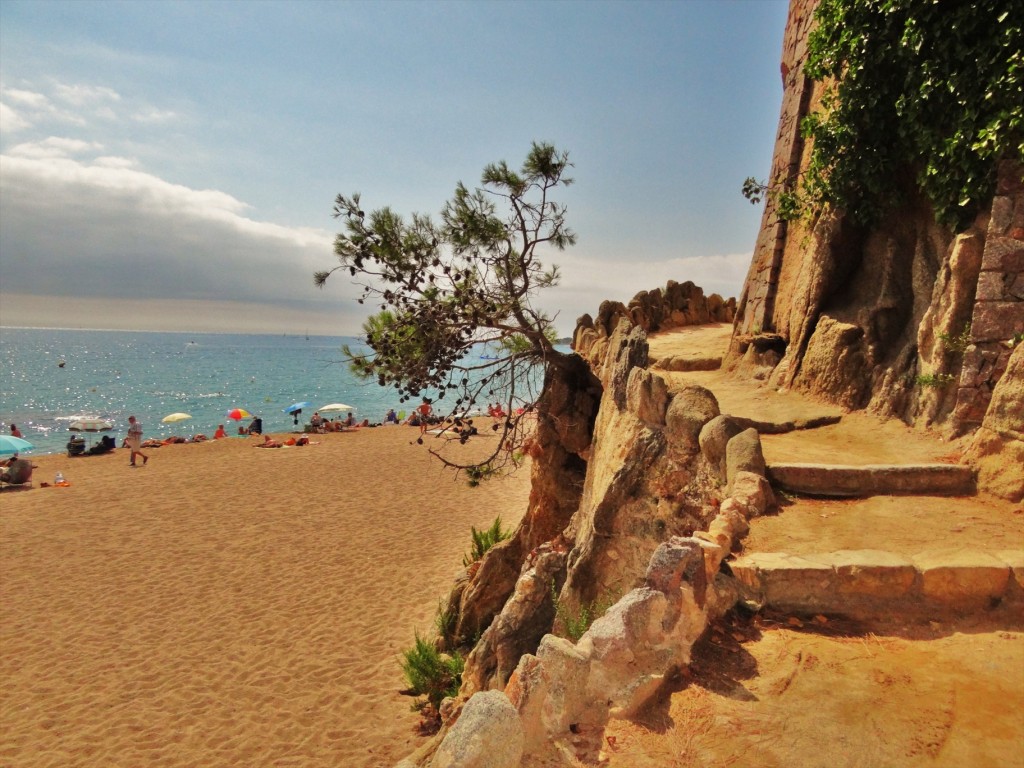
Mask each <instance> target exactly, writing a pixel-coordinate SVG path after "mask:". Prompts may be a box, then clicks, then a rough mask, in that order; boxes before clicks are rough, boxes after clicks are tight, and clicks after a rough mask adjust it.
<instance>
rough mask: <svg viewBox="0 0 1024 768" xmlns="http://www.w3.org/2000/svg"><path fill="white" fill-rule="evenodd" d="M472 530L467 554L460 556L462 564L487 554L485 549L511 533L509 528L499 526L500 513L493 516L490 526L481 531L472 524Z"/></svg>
mask: <svg viewBox="0 0 1024 768" xmlns="http://www.w3.org/2000/svg"><path fill="white" fill-rule="evenodd" d="M472 531H473V543H472V547H471V549H470V551H469V554H468V555H464V556H463V558H462V564H463V565H464V566H467V567H468V566H470V565H472V564H473V563H475V562H476V561H477V560H479V559H480V558H481V557H483V556H484V555H485V554H487V551H488V550H489V549H490V548H491V547H493V546H494V545H495V544H497V543H498V542H499V541H504V540H505V539H507V538H509V537H510V536H511V535H512V531H510V530H502V528H501V515H498V517H496V518H494V522H493V523H491V527H490V528H487V529H485V530H482V531H478V530H477V529H476V527H475V526H474V527H473V528H472Z"/></svg>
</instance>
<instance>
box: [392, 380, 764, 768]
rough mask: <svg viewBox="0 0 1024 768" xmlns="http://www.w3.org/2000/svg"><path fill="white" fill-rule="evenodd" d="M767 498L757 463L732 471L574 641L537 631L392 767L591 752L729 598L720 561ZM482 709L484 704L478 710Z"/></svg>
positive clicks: (584, 756) (732, 594)
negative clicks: (706, 508) (512, 664)
mask: <svg viewBox="0 0 1024 768" xmlns="http://www.w3.org/2000/svg"><path fill="white" fill-rule="evenodd" d="M608 397H609V399H613V396H612V395H610V394H609V396H608ZM606 402H607V401H606ZM701 426H703V425H701ZM697 432H698V433H699V432H700V429H698V430H697ZM695 439H696V438H695ZM734 439H735V438H734ZM771 504H772V501H771V491H770V488H769V487H768V485H767V481H766V479H765V478H764V476H763V475H758V474H756V473H752V472H743V471H740V472H738V473H737V475H736V477H735V478H734V490H733V494H732V495H731V496H730V497H728V498H726V499H725V500H724V501H723V502H722V503H721V504H720V505H719V509H718V511H717V512H716V513H715V515H714V517H713V519H712V520H711V522H710V524H709V525H708V526H707V530H705V531H700V532H697V533H695V534H694V535H693V536H670V537H668V538H667V540H663V541H662V542H661V543H660V544H659V545H658V546H657V547H655V548H654V551H653V552H652V553H651V554H650V557H649V559H648V561H647V564H646V569H645V570H643V571H642V575H641V576H638V578H637V583H636V585H635V586H634V587H633V588H632V589H630V590H629V591H628V592H626V593H625V594H624V595H623V596H622V597H621V599H619V600H618V601H617V602H616V603H615V604H614V605H613V606H612V607H610V608H609V609H608V610H607V611H606V612H605V614H604V615H603V616H601V617H600V618H598V619H597V620H596V621H594V623H593V624H592V625H591V626H590V628H589V629H588V630H587V631H586V632H585V633H584V634H583V635H582V637H580V639H579V641H578V642H576V643H573V642H571V641H569V640H567V639H565V638H562V637H557V636H555V635H552V634H546V635H544V637H543V638H542V639H541V641H540V644H539V646H538V648H537V651H536V653H534V654H524V655H523V656H522V657H521V658H520V659H519V662H518V664H517V666H516V668H515V671H514V672H513V673H512V675H511V676H510V677H509V680H508V683H507V685H506V686H505V688H504V692H503V693H499V692H497V691H493V690H492V691H478V692H476V693H474V694H473V695H472V696H470V697H469V699H468V701H467V702H466V704H465V705H464V707H462V708H461V710H460V709H459V708H458V707H449V708H447V709H446V711H448V712H450V713H451V714H450V716H449V719H448V720H447V721H446V723H445V725H444V727H443V729H442V732H441V734H440V735H439V736H438V738H437V741H436V742H435V743H434V744H433V745H431V747H430V748H429V749H424V750H422V751H421V752H420V753H419V759H412V758H410V759H408V760H407V761H405V762H403V763H402V764H401V765H402V767H403V768H405V767H406V766H408V767H409V768H412V766H415V765H422V766H429V767H430V768H438V767H439V766H442V765H443V766H449V765H460V766H475V765H488V764H493V765H506V764H512V763H508V762H507V760H509V759H511V756H518V755H522V759H523V761H525V762H530V761H532V763H535V764H540V763H543V764H551V765H570V764H578V761H584V762H587V763H593V762H595V761H598V760H599V759H600V750H601V748H602V746H603V743H604V739H603V734H604V729H605V727H606V725H607V724H608V722H609V720H610V719H612V718H625V717H631V716H633V715H634V714H636V712H638V711H639V710H640V709H641V708H642V707H643V706H644V705H645V704H646V703H648V702H649V701H650V700H651V698H652V697H653V696H654V695H655V694H656V693H657V692H658V691H659V689H660V688H661V686H662V684H663V683H664V681H665V679H666V677H667V676H669V675H671V674H673V673H674V672H675V671H676V670H678V669H679V668H680V667H682V666H684V665H685V664H687V663H688V662H689V660H690V651H691V648H692V647H693V644H694V643H695V642H696V641H697V639H698V638H699V637H700V636H701V635H702V634H703V633H704V631H705V629H706V628H707V625H708V623H709V621H711V620H713V619H714V618H716V617H718V616H721V615H722V614H723V613H724V612H725V611H726V610H727V609H728V608H729V607H731V606H732V605H733V604H734V603H735V602H736V600H737V599H738V597H739V592H738V590H737V586H736V585H735V584H734V581H733V579H732V578H731V577H727V576H725V575H723V574H721V573H720V567H721V563H722V561H723V559H724V558H725V557H726V556H727V555H728V554H729V553H730V552H731V551H732V549H733V548H734V547H735V546H736V544H737V543H738V541H739V540H740V538H741V537H742V536H744V535H745V534H746V532H747V530H748V527H749V526H748V522H747V521H748V519H749V518H750V517H753V516H756V515H759V514H762V513H764V512H765V511H766V510H767V509H768V508H769V507H770V505H771ZM621 545H622V544H621V542H620V546H621ZM529 571H530V568H526V569H524V574H523V579H527V580H528V579H529V578H530V574H529ZM523 579H521V583H522V582H523ZM525 591H526V592H527V593H529V592H530V589H526V590H525ZM563 593H564V591H563ZM513 599H515V598H513ZM496 625H497V622H496ZM492 629H493V626H492ZM491 631H492V630H488V632H491ZM485 634H486V633H485ZM463 693H464V694H465V693H466V691H465V690H464V692H463ZM498 697H501V699H499V698H498ZM488 712H493V713H494V714H493V716H490V717H482V714H483V713H488ZM513 712H514V713H515V715H516V716H515V717H514V718H513V717H511V713H513ZM467 718H469V719H467ZM453 756H457V762H452V760H453V759H455V758H454V757H453ZM489 758H492V759H493V762H492V763H488V762H487V761H488V759H489Z"/></svg>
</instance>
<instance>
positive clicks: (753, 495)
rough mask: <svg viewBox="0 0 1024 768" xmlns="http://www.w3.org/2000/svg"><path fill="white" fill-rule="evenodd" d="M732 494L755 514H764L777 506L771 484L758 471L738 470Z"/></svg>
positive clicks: (733, 482)
mask: <svg viewBox="0 0 1024 768" xmlns="http://www.w3.org/2000/svg"><path fill="white" fill-rule="evenodd" d="M732 496H733V498H735V499H737V500H738V501H739V502H740V503H741V504H745V505H746V506H747V508H748V509H750V510H752V511H753V513H754V514H755V515H763V514H764V513H765V512H767V511H768V510H769V509H771V508H772V507H774V506H775V494H774V493H773V492H772V486H771V484H770V483H769V482H768V480H767V479H765V477H764V476H763V474H758V473H756V472H737V473H736V476H735V477H734V478H733V481H732Z"/></svg>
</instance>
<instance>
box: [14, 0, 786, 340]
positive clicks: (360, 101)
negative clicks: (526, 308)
mask: <svg viewBox="0 0 1024 768" xmlns="http://www.w3.org/2000/svg"><path fill="white" fill-rule="evenodd" d="M785 16H786V3H785V2H784V0H765V1H764V2H754V1H752V0H751V1H748V2H741V1H736V2H692V3H681V2H680V3H654V2H636V3H620V2H594V3H572V2H565V3H552V2H548V3H544V2H541V3H533V2H520V3H506V2H493V3H479V4H469V3H458V2H434V3H425V2H423V3H419V2H408V3H369V2H368V3H363V2H352V3H344V4H321V3H306V2H288V3H259V4H255V3H217V2H177V3H168V2H160V1H155V2H151V3H144V4H137V3H135V4H133V3H120V2H102V3H94V2H70V3H65V2H49V3H27V2H20V1H19V0H5V2H4V3H3V5H2V6H0V73H2V75H0V279H2V283H0V325H5V326H43V327H92V328H129V329H137V330H181V331H195V332H202V331H230V332H272V333H279V332H289V333H301V332H310V333H318V334H332V335H340V334H343V335H349V334H355V333H358V330H359V326H360V325H361V323H362V321H363V319H364V318H365V315H366V309H365V307H363V306H360V305H358V304H356V302H355V298H356V296H357V295H358V294H359V289H358V287H356V286H353V285H351V284H350V283H349V282H348V279H347V276H342V275H336V276H334V277H332V278H331V280H330V281H329V282H328V284H327V286H326V288H325V289H323V290H320V289H317V288H315V287H314V286H313V280H312V275H313V272H314V271H316V270H318V269H325V268H330V267H332V266H334V265H335V264H336V260H335V257H334V255H333V250H332V243H333V238H334V234H335V231H336V225H337V222H335V221H334V220H333V219H332V218H331V217H330V212H331V206H332V204H333V200H334V196H335V195H336V194H338V193H345V194H351V193H352V192H356V191H359V192H361V193H362V195H363V201H364V205H365V206H366V207H368V208H376V207H381V206H384V205H390V206H392V207H394V208H395V209H396V210H398V211H399V212H401V213H403V214H406V215H408V214H411V213H412V212H423V213H429V214H436V213H437V212H438V211H439V210H440V208H441V207H442V205H443V202H444V200H445V199H447V198H448V197H449V196H450V195H451V193H452V191H453V189H454V187H455V184H456V182H458V181H460V180H461V181H465V182H466V183H467V184H468V185H474V184H475V183H477V182H478V180H479V174H480V171H481V170H482V168H483V166H484V165H485V164H487V163H489V162H493V161H496V160H501V159H504V160H507V161H508V162H509V163H510V164H512V165H515V166H517V165H518V164H519V163H520V161H521V160H522V158H523V157H524V156H525V154H526V152H527V150H528V149H529V146H530V142H531V141H534V140H540V141H551V142H553V143H555V144H556V145H557V146H558V147H559V148H564V149H568V150H569V152H570V155H571V159H572V161H573V163H574V164H575V168H574V169H573V172H572V174H571V175H572V176H573V177H574V178H575V180H576V184H575V185H574V186H572V187H570V188H568V189H567V190H565V192H564V193H563V194H561V195H560V198H561V199H562V200H564V201H566V202H567V204H568V208H569V222H570V226H571V227H572V228H573V229H574V230H575V231H576V232H577V233H578V234H579V243H578V245H577V246H575V247H574V248H571V249H569V250H568V251H565V252H561V253H554V254H548V255H546V257H545V259H544V260H545V262H553V263H556V264H558V265H559V266H560V267H561V272H562V274H563V280H562V283H561V285H560V286H559V287H557V288H554V289H551V290H549V291H546V292H544V293H543V294H541V295H540V296H539V297H538V300H537V304H538V305H539V306H540V307H542V308H543V309H545V310H546V311H548V312H549V313H551V314H554V313H558V314H559V320H558V322H557V323H556V326H557V328H558V330H559V333H560V334H563V335H565V334H568V333H569V332H571V330H572V328H573V325H574V323H575V320H576V318H577V317H578V316H579V315H581V314H583V313H591V314H593V313H595V312H596V311H597V308H598V306H599V304H600V302H601V301H603V300H605V299H615V300H619V301H628V300H629V299H630V298H631V297H632V296H633V295H634V294H635V293H637V292H638V291H640V290H649V289H652V288H656V287H659V286H663V285H664V284H665V283H666V282H667V281H668V280H676V281H679V282H683V281H686V280H691V281H693V282H695V283H697V284H698V285H700V286H701V287H703V288H704V290H705V292H706V293H720V294H722V295H724V296H734V295H736V294H737V293H738V292H739V290H740V287H741V286H742V281H743V278H744V276H745V274H746V270H747V267H748V265H749V262H750V257H751V253H752V250H753V245H754V239H755V237H756V233H757V228H758V223H759V221H760V213H761V212H760V208H756V207H753V206H751V205H750V204H749V203H748V202H747V201H746V200H744V199H743V198H742V196H741V195H740V192H739V189H740V185H741V184H742V180H743V178H744V177H746V176H749V175H754V176H759V177H763V176H765V175H766V174H767V169H768V167H769V164H770V160H771V149H772V145H773V142H774V134H775V127H776V123H777V120H778V108H779V102H780V99H781V83H780V79H779V74H778V60H779V56H780V48H781V37H782V30H783V27H784V24H785Z"/></svg>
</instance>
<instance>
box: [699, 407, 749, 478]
mask: <svg viewBox="0 0 1024 768" xmlns="http://www.w3.org/2000/svg"><path fill="white" fill-rule="evenodd" d="M742 431H743V427H741V426H740V425H739V424H737V423H736V422H735V421H733V420H732V419H731V418H729V417H728V416H721V415H719V416H715V418H713V419H711V421H709V422H708V423H707V424H705V425H704V426H703V427H702V428H701V430H700V435H699V436H698V438H697V441H698V443H699V444H700V451H701V453H702V454H703V455H704V458H705V459H707V462H708V463H709V464H710V465H711V466H712V467H714V468H715V469H717V470H718V474H719V476H720V477H721V478H722V479H723V480H724V479H725V449H726V446H727V445H728V444H729V441H730V440H731V439H732V438H733V437H735V436H736V435H738V434H739V433H740V432H742Z"/></svg>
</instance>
